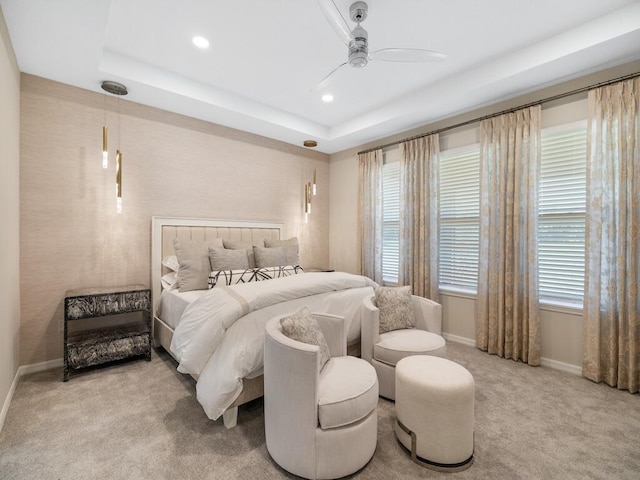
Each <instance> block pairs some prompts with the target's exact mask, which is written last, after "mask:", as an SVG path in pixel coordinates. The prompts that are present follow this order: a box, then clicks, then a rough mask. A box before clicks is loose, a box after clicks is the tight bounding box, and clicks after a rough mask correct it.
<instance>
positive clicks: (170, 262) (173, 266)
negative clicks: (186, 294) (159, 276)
mask: <svg viewBox="0 0 640 480" xmlns="http://www.w3.org/2000/svg"><path fill="white" fill-rule="evenodd" d="M162 265H163V266H165V267H167V268H168V269H169V270H171V271H172V272H177V271H178V269H179V268H180V264H179V263H178V257H176V256H175V255H169V256H168V257H164V258H163V259H162Z"/></svg>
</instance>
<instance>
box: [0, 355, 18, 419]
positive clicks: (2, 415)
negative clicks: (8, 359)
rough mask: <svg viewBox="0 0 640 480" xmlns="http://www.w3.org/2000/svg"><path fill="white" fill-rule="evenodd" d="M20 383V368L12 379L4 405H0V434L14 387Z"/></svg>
mask: <svg viewBox="0 0 640 480" xmlns="http://www.w3.org/2000/svg"><path fill="white" fill-rule="evenodd" d="M19 381H20V367H18V370H17V371H16V374H15V376H14V377H13V382H11V388H9V392H8V393H7V398H5V399H4V403H3V404H2V411H0V432H1V431H2V427H3V426H4V420H5V418H7V413H9V405H11V400H13V394H14V393H15V391H16V387H17V386H18V382H19Z"/></svg>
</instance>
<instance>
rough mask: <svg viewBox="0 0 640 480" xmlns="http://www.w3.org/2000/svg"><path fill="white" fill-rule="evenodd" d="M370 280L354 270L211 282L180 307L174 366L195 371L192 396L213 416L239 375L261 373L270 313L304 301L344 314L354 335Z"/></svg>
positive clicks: (230, 396) (233, 394) (236, 390)
mask: <svg viewBox="0 0 640 480" xmlns="http://www.w3.org/2000/svg"><path fill="white" fill-rule="evenodd" d="M374 285H376V284H375V283H374V282H373V281H372V280H370V279H368V278H366V277H361V276H359V275H351V274H347V273H341V272H333V273H324V272H323V273H305V274H301V275H294V276H291V277H285V278H279V279H273V280H269V281H265V282H255V283H247V284H241V285H234V286H231V287H222V288H218V287H216V288H214V289H211V290H209V291H206V292H205V293H204V294H203V295H202V296H200V297H199V298H198V299H197V300H195V301H194V302H193V303H191V304H190V305H189V306H188V307H186V308H185V310H184V314H183V315H182V319H181V321H180V323H179V325H178V326H177V328H176V329H175V332H174V335H173V339H172V342H171V351H172V352H173V354H174V355H175V357H176V358H177V359H178V361H179V366H178V369H179V371H181V372H183V373H190V374H192V375H194V376H196V377H198V383H197V386H196V390H197V397H198V401H199V402H200V404H201V405H202V406H203V408H204V410H205V412H206V414H207V416H208V417H209V418H211V419H214V420H215V419H217V418H218V417H219V416H220V415H222V413H223V412H224V411H225V410H226V409H227V408H228V407H229V406H230V405H231V404H232V403H233V401H234V400H235V399H236V398H237V396H238V395H239V394H240V392H241V391H242V379H243V378H245V377H249V378H250V377H252V376H256V375H259V374H260V373H261V371H262V366H263V357H264V354H263V352H264V335H265V333H264V332H265V325H266V323H267V321H268V320H269V319H270V318H272V317H274V316H276V315H279V314H283V313H288V312H293V311H295V310H297V309H298V308H300V307H302V306H303V305H306V306H308V307H309V309H310V310H311V311H317V312H326V313H333V314H336V315H342V316H345V317H346V319H347V325H348V327H347V328H348V339H349V340H355V339H357V338H359V335H360V309H361V305H362V299H363V298H364V297H366V296H368V295H371V294H372V293H373V289H372V288H373V286H374Z"/></svg>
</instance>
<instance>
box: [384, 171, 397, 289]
mask: <svg viewBox="0 0 640 480" xmlns="http://www.w3.org/2000/svg"><path fill="white" fill-rule="evenodd" d="M382 219H383V220H382V280H383V282H384V283H385V284H395V285H397V284H398V252H399V251H400V245H399V238H400V162H392V163H385V164H384V165H383V166H382Z"/></svg>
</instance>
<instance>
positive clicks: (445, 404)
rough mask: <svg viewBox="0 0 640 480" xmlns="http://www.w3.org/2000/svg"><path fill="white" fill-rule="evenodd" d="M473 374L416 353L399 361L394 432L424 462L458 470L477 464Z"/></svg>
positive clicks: (445, 468) (417, 460) (435, 466)
mask: <svg viewBox="0 0 640 480" xmlns="http://www.w3.org/2000/svg"><path fill="white" fill-rule="evenodd" d="M474 389H475V383H474V381H473V376H472V375H471V373H469V371H468V370H467V369H466V368H464V367H463V366H462V365H459V364H457V363H455V362H452V361H450V360H447V359H444V358H440V357H434V356H427V355H414V356H411V357H406V358H403V359H402V360H400V361H399V362H398V364H397V365H396V435H397V436H398V440H399V441H400V443H401V444H402V445H404V446H405V447H406V448H407V449H408V450H409V451H410V452H411V458H412V459H413V460H414V461H415V462H416V463H419V464H420V465H423V466H425V467H429V468H432V469H434V470H439V471H460V470H464V469H466V468H468V467H469V466H471V464H472V463H473V428H474Z"/></svg>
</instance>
